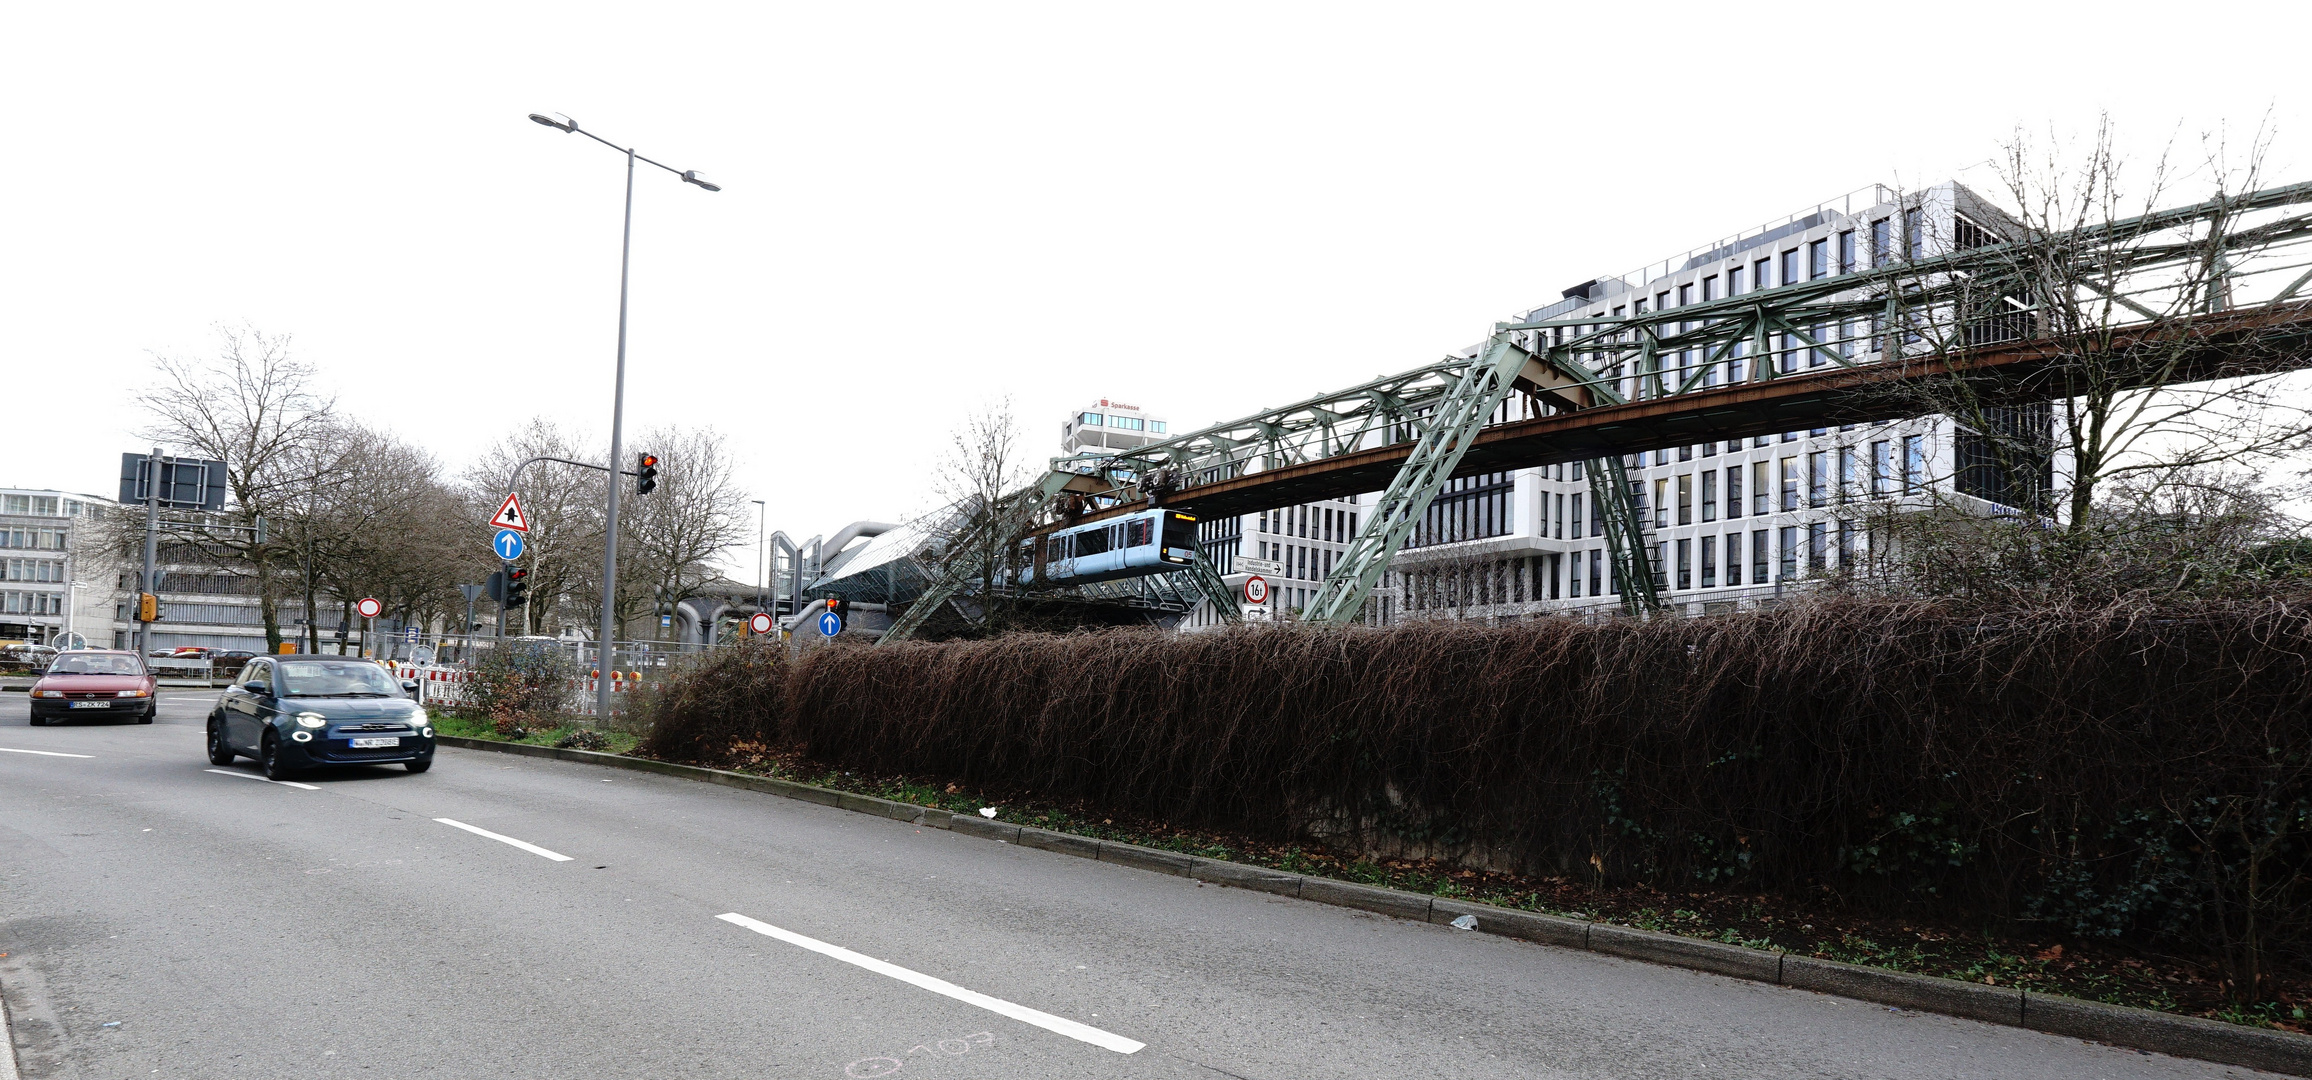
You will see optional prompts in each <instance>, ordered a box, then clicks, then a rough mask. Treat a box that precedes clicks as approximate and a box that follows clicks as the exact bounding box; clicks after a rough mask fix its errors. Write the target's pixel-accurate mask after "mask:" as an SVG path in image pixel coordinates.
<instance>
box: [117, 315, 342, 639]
mask: <svg viewBox="0 0 2312 1080" xmlns="http://www.w3.org/2000/svg"><path fill="white" fill-rule="evenodd" d="M217 338H218V341H217V345H216V349H215V351H214V352H213V353H212V354H209V355H205V356H159V355H156V356H155V357H154V358H153V367H154V371H155V373H156V374H157V375H158V377H159V378H158V382H157V384H156V385H155V386H153V387H152V388H150V389H148V390H145V391H144V392H143V393H141V394H139V395H138V401H139V403H140V404H142V405H143V406H144V408H145V410H146V411H147V412H148V413H150V414H151V416H152V422H151V423H149V424H147V425H146V426H145V427H144V428H142V429H140V431H139V432H138V433H139V434H140V435H143V436H146V437H148V438H151V439H153V440H154V441H157V442H159V443H161V444H162V445H163V446H164V447H167V448H170V449H173V450H176V451H178V452H189V453H190V454H198V455H200V456H203V457H208V458H213V459H217V460H221V461H223V462H225V468H226V489H227V493H228V494H229V495H230V496H231V505H230V506H228V508H227V510H226V517H227V519H228V521H229V523H231V524H234V525H238V526H241V527H243V528H244V529H252V531H248V532H237V533H236V532H213V533H211V534H209V535H207V536H205V537H204V538H203V539H202V540H201V541H200V544H201V546H202V547H203V548H204V549H206V550H209V551H211V552H213V553H215V556H216V557H218V558H220V559H225V560H230V561H233V562H237V563H241V564H245V565H247V566H249V567H250V568H251V569H252V570H253V572H254V573H255V575H256V578H257V594H258V596H259V598H260V599H261V601H262V608H263V612H264V616H263V617H264V622H265V638H266V642H267V645H268V646H269V647H272V648H278V647H279V646H280V643H281V626H280V618H279V611H278V603H279V600H280V599H281V588H280V584H281V583H280V580H279V573H278V570H279V566H280V563H281V560H282V559H283V558H284V557H285V556H286V555H287V554H288V552H287V550H286V549H285V548H284V546H283V545H282V544H281V543H280V542H279V541H278V540H277V539H275V538H273V537H271V536H268V537H266V538H265V539H264V540H262V541H261V540H259V539H258V537H257V535H256V533H255V532H254V531H253V528H252V527H253V526H254V525H255V524H256V519H257V518H258V517H259V516H270V514H271V508H272V506H273V504H274V503H275V502H277V501H279V500H280V498H281V497H282V495H283V493H285V492H291V491H295V490H297V489H299V488H301V487H304V486H307V485H311V484H312V483H314V482H315V481H316V479H317V478H318V477H319V476H320V475H321V474H320V473H319V471H318V470H319V469H320V468H321V467H322V464H323V463H324V462H325V461H326V459H327V455H326V454H325V453H322V452H321V450H322V448H323V444H324V443H325V441H326V439H327V437H328V435H329V432H330V430H331V426H332V424H333V423H334V420H335V409H336V402H335V401H334V399H332V398H330V397H329V396H327V395H326V394H324V393H323V392H322V391H321V390H320V389H319V387H318V386H317V385H316V384H317V376H316V371H315V369H314V367H313V366H312V365H311V364H309V363H306V362H305V361H303V360H300V359H297V358H296V357H295V356H293V355H292V354H291V352H290V348H289V345H290V342H289V338H288V336H287V335H268V334H266V333H264V332H263V331H260V330H257V329H256V328H254V327H246V326H243V327H231V326H220V327H218V328H217Z"/></svg>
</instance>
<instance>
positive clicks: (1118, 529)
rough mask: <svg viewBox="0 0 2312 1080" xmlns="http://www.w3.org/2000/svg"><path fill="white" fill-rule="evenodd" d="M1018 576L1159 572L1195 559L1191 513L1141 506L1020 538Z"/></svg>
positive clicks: (1056, 579)
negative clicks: (1137, 509)
mask: <svg viewBox="0 0 2312 1080" xmlns="http://www.w3.org/2000/svg"><path fill="white" fill-rule="evenodd" d="M1021 546H1022V547H1023V548H1025V549H1026V550H1024V551H1022V552H1021V554H1022V555H1023V556H1024V557H1023V558H1022V559H1021V560H1020V561H1021V563H1022V564H1023V576H1024V577H1025V578H1026V579H1027V580H1028V581H1029V582H1032V583H1035V584H1039V585H1089V584H1091V583H1093V582H1097V581H1113V580H1115V579H1117V578H1127V577H1137V576H1139V575H1142V574H1161V573H1166V572H1169V571H1172V570H1178V569H1180V568H1181V567H1184V566H1187V565H1188V564H1190V563H1191V562H1194V561H1195V559H1196V517H1195V515H1193V514H1183V513H1181V512H1179V511H1177V510H1142V511H1140V512H1139V513H1136V514H1128V515H1125V516H1123V517H1118V518H1109V519H1108V520H1106V521H1100V522H1094V523H1092V524H1090V525H1078V526H1075V527H1074V528H1069V529H1060V530H1057V531H1054V532H1049V533H1045V534H1044V535H1042V536H1033V537H1029V538H1028V539H1026V540H1024V541H1022V542H1021Z"/></svg>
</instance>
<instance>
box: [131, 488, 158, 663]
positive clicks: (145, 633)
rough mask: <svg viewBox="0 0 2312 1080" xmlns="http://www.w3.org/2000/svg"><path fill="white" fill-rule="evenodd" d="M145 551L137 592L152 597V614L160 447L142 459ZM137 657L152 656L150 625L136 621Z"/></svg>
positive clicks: (141, 603) (155, 595) (155, 605)
mask: <svg viewBox="0 0 2312 1080" xmlns="http://www.w3.org/2000/svg"><path fill="white" fill-rule="evenodd" d="M145 472H146V474H147V475H146V478H145V549H144V577H142V578H141V579H139V584H142V585H143V586H144V588H143V589H141V590H139V591H140V592H148V593H151V594H153V598H154V602H153V612H152V613H153V614H154V615H156V616H157V615H159V614H160V594H161V591H160V589H159V588H158V587H157V585H156V584H155V582H154V581H153V570H154V564H155V563H157V562H159V561H160V547H161V448H160V447H157V446H156V447H153V456H151V457H149V458H146V459H145ZM144 613H145V612H144V597H142V596H139V597H137V614H138V615H140V616H141V615H143V614H144ZM136 654H137V656H138V657H139V658H142V659H145V660H147V661H148V662H149V661H150V659H151V657H152V654H153V624H152V623H151V622H149V621H146V620H144V619H141V618H140V619H139V620H138V621H137V626H136Z"/></svg>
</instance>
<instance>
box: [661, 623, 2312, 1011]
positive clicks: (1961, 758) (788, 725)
mask: <svg viewBox="0 0 2312 1080" xmlns="http://www.w3.org/2000/svg"><path fill="white" fill-rule="evenodd" d="M2308 613H2312V603H2307V604H2305V605H2304V606H2303V607H2301V608H2300V607H2299V606H2298V605H2297V604H2295V603H2292V602H2290V601H2285V600H2280V599H2273V600H2268V601H2261V602H2252V603H2224V604H2209V605H2199V606H2191V607H2180V608H2179V607H2169V608H2162V609H2157V610H2154V609H2149V608H2144V607H2139V606H2132V605H2120V606H2112V607H2104V608H2083V607H2064V606H2045V607H2032V608H2013V607H2010V608H1999V609H1985V608H1982V607H1965V606H1958V605H1953V604H1950V603H1944V602H1932V601H1895V600H1873V599H1854V598H1843V597H1820V598H1813V599H1809V600H1806V601H1803V602H1797V603H1792V604H1789V605H1787V606H1784V607H1781V608H1778V609H1775V610H1772V611H1767V612H1761V613H1756V614H1743V615H1736V616H1720V617H1712V618H1703V619H1674V618H1673V619H1657V620H1653V621H1650V622H1636V621H1629V620H1607V621H1597V622H1589V621H1581V620H1576V619H1558V618H1553V619H1543V620H1540V621H1535V622H1526V623H1518V624H1514V625H1507V626H1499V627H1488V626H1483V625H1478V624H1474V623H1429V624H1414V625H1407V626H1400V627H1395V628H1391V629H1387V630H1371V629H1337V630H1335V629H1310V628H1295V627H1282V628H1270V629H1251V628H1247V629H1243V630H1237V631H1230V632H1225V633H1209V634H1187V635H1178V634H1162V633H1155V632H1149V631H1110V632H1103V633H1092V634H1079V635H1073V636H1049V635H1019V636H1013V637H1006V638H999V639H994V640H987V641H971V642H948V643H938V644H908V645H902V646H898V647H894V648H887V649H869V648H858V647H834V648H827V649H821V650H817V651H815V652H812V653H810V654H808V655H807V656H806V657H805V658H804V659H802V660H800V661H789V660H788V659H787V658H785V657H784V656H783V655H782V654H780V653H778V652H776V651H773V650H770V649H761V648H757V649H742V650H737V651H734V652H731V653H727V654H724V655H721V656H719V657H717V658H716V659H715V660H713V661H711V662H709V663H708V664H706V665H704V666H702V667H700V668H699V669H697V670H696V671H695V672H693V673H692V674H690V675H688V676H687V677H685V678H683V679H681V680H678V681H677V682H676V684H675V685H672V686H670V687H668V688H666V690H665V691H664V692H663V693H662V694H661V695H660V696H659V698H658V699H657V700H656V701H655V702H654V703H653V706H652V709H651V711H652V714H653V715H652V720H653V721H654V723H653V733H652V735H651V736H650V738H649V740H648V741H646V743H645V744H644V746H643V748H642V750H643V752H644V753H647V754H650V755H653V756H659V757H666V758H672V759H688V760H714V759H717V758H719V757H721V756H722V755H723V754H724V753H725V752H727V749H728V747H730V746H731V745H732V744H734V743H738V742H760V743H763V744H767V745H771V746H781V747H788V748H793V749H796V750H799V751H800V752H802V753H803V754H804V755H806V756H808V757H809V758H811V759H813V760H816V761H821V762H824V763H827V764H829V765H833V766H837V767H841V768H852V769H859V770H865V771H873V772H877V773H907V774H916V775H925V776H932V777H938V778H943V779H955V780H960V781H963V782H966V783H970V784H975V785H981V786H985V787H988V788H992V789H1005V788H1009V789H1014V790H1032V791H1034V792H1035V793H1036V794H1037V795H1038V796H1039V797H1051V798H1057V799H1081V800H1084V801H1085V802H1087V803H1090V804H1094V805H1099V806H1106V807H1112V808H1114V809H1116V810H1119V811H1124V812H1128V813H1133V814H1139V815H1145V816H1148V817H1152V818H1156V819H1160V820H1169V821H1176V822H1180V823H1183V824H1189V825H1200V826H1205V827H1210V828H1215V829H1223V830H1228V831H1232V832H1237V833H1243V834H1248V835H1253V836H1268V837H1275V838H1278V839H1288V838H1293V837H1311V838H1317V839H1323V840H1326V841H1328V842H1329V843H1332V844H1335V845H1342V846H1348V847H1354V848H1362V849H1365V850H1376V851H1388V852H1407V853H1417V854H1430V855H1443V856H1446V857H1451V858H1458V859H1462V860H1465V861H1468V862H1471V863H1473V864H1477V863H1482V864H1485V865H1490V866H1492V867H1495V868H1499V869H1504V870H1511V871H1519V872H1527V873H1543V874H1561V875H1583V876H1589V877H1592V878H1594V879H1596V880H1599V881H1601V882H1627V881H1642V882H1647V883H1650V884H1653V885H1655V886H1656V887H1659V888H1664V889H1691V888H1720V889H1738V890H1744V891H1752V892H1781V893H1785V894H1797V893H1800V892H1812V893H1813V894H1815V895H1817V896H1819V895H1821V894H1822V893H1823V892H1824V891H1827V892H1828V893H1830V894H1832V895H1834V896H1836V897H1837V898H1839V899H1840V900H1842V901H1843V902H1846V903H1849V904H1853V905H1857V906H1860V907H1862V908H1865V909H1868V910H1873V911H1880V912H1899V911H1906V910H1917V909H1918V908H1920V907H1922V906H1923V907H1930V908H1932V909H1934V910H1935V911H1936V912H1937V913H1938V914H1940V915H1943V916H1946V917H1948V916H1954V915H1968V916H1981V917H1985V918H1991V919H1998V920H2013V921H2029V922H2039V923H2046V924H2050V925H2051V926H2052V927H2053V928H2055V929H2058V930H2060V931H2061V932H2063V933H2066V934H2074V935H2079V936H2082V937H2118V936H2125V937H2130V938H2135V939H2139V940H2146V941H2150V940H2160V941H2168V942H2173V943H2175V944H2178V945H2183V946H2185V947H2187V948H2189V949H2190V950H2191V951H2193V952H2195V953H2199V954H2203V955H2207V956H2209V957H2211V958H2214V959H2216V960H2218V961H2219V962H2220V963H2222V964H2223V966H2224V968H2225V970H2226V972H2227V973H2228V974H2229V975H2230V977H2231V978H2232V979H2233V980H2234V981H2235V990H2234V993H2235V995H2236V996H2237V997H2238V998H2239V999H2241V1000H2255V999H2258V998H2259V997H2260V996H2261V992H2262V990H2263V988H2264V984H2265V982H2266V979H2267V977H2268V971H2269V968H2270V966H2271V965H2272V964H2274V963H2276V962H2278V963H2290V964H2296V963H2300V962H2302V961H2303V960H2305V959H2306V958H2307V954H2308V953H2312V910H2308V908H2312V904H2308V903H2307V896H2306V888H2305V886H2306V884H2307V875H2306V869H2307V854H2308V852H2312V848H2308V846H2307V841H2306V838H2305V831H2306V829H2308V828H2312V723H2308V719H2312V716H2308V712H2312V710H2308V707H2307V703H2308V702H2312V664H2308V663H2307V660H2308V659H2312V614H2308Z"/></svg>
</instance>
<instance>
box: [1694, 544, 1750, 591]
mask: <svg viewBox="0 0 2312 1080" xmlns="http://www.w3.org/2000/svg"><path fill="white" fill-rule="evenodd" d="M1703 557H1704V558H1708V557H1709V556H1707V555H1705V556H1703ZM1740 584H1742V534H1741V533H1738V532H1730V533H1727V534H1726V585H1727V587H1728V588H1732V587H1733V586H1736V585H1740Z"/></svg>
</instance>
